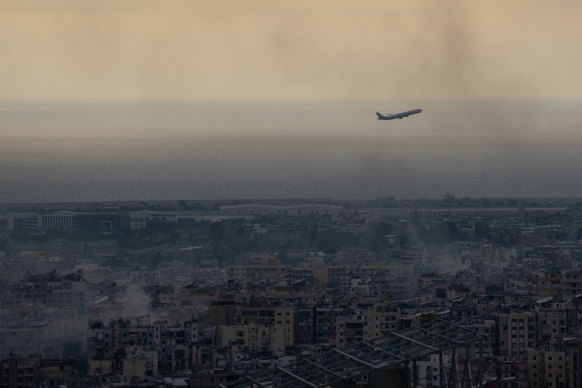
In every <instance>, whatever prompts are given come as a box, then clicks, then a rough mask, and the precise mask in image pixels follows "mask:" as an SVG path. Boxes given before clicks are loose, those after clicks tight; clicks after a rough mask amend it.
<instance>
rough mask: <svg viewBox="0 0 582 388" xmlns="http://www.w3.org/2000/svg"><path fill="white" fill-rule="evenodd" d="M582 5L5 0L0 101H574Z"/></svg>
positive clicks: (579, 89)
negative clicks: (58, 99)
mask: <svg viewBox="0 0 582 388" xmlns="http://www.w3.org/2000/svg"><path fill="white" fill-rule="evenodd" d="M580 20H582V2H579V1H574V0H564V1H555V2H550V1H547V0H527V1H526V0H509V1H507V0H504V1H501V0H491V1H486V2H476V1H469V0H467V1H462V0H418V1H410V0H392V1H386V0H370V1H357V0H349V1H348V0H318V1H313V0H294V1H282V0H255V1H251V0H236V1H235V0H156V1H154V0H82V1H80V0H50V1H49V0H2V1H1V2H0V53H2V60H1V61H0V98H336V97H339V98H351V97H358V98H360V97H361V98H368V97H369V98H391V97H420V98H424V97H429V98H440V97H582V77H580V74H579V73H580V69H581V68H582V50H580V37H581V36H582V23H580Z"/></svg>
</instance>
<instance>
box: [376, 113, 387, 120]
mask: <svg viewBox="0 0 582 388" xmlns="http://www.w3.org/2000/svg"><path fill="white" fill-rule="evenodd" d="M376 116H378V119H385V118H386V116H383V115H382V114H380V113H378V112H376Z"/></svg>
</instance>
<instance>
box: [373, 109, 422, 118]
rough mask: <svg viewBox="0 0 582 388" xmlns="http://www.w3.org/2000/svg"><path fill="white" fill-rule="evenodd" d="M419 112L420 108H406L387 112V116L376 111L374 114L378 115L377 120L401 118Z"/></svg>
mask: <svg viewBox="0 0 582 388" xmlns="http://www.w3.org/2000/svg"><path fill="white" fill-rule="evenodd" d="M420 112H422V109H413V110H407V111H406V112H402V113H394V114H388V116H384V115H383V114H381V113H378V112H376V115H377V116H378V120H394V119H403V118H404V117H408V116H410V115H415V114H417V113H420Z"/></svg>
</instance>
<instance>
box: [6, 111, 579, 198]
mask: <svg viewBox="0 0 582 388" xmlns="http://www.w3.org/2000/svg"><path fill="white" fill-rule="evenodd" d="M416 108H420V109H422V113H420V114H417V115H413V116H410V117H408V118H404V119H396V120H390V121H380V120H377V118H376V114H375V113H376V112H381V113H384V114H385V113H398V112H402V111H406V110H410V109H416ZM581 150H582V100H579V99H551V100H549V99H504V100H497V99H431V100H420V99H415V100H412V99H404V100H402V99H357V100H350V99H341V100H0V203H5V204H6V203H51V202H100V201H136V200H137V201H148V200H181V199H183V200H223V199H224V200H228V199H251V200H261V199H289V198H304V199H316V198H317V199H325V198H327V199H332V200H342V199H357V200H359V199H372V198H376V197H395V198H397V199H411V198H426V199H434V198H442V197H443V196H444V195H445V194H446V193H452V194H453V195H455V196H456V197H472V198H482V197H504V198H511V197H519V198H523V197H538V198H540V197H582V152H581Z"/></svg>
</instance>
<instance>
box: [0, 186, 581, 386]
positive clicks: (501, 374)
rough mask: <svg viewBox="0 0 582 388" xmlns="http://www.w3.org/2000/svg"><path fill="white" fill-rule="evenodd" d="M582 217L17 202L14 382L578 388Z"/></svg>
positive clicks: (382, 202)
mask: <svg viewBox="0 0 582 388" xmlns="http://www.w3.org/2000/svg"><path fill="white" fill-rule="evenodd" d="M581 205H582V200H579V199H521V198H518V199H473V198H455V196H454V195H453V194H451V193H447V194H446V195H445V196H444V198H443V199H442V200H397V199H395V198H376V199H374V200H369V201H332V200H285V201H284V200H279V201H277V200H270V201H243V200H241V201H186V200H182V201H163V202H147V203H146V202H119V203H113V202H111V203H70V204H34V205H32V204H21V205H17V204H14V205H3V206H2V209H1V211H2V214H1V215H0V217H1V218H0V272H1V274H2V276H1V279H2V280H1V282H2V284H0V286H1V287H0V289H1V296H0V319H1V320H2V324H1V325H0V359H1V361H0V382H1V384H0V385H1V386H2V387H11V388H12V387H28V386H64V385H66V386H71V387H81V386H99V387H116V386H135V387H157V386H160V387H162V386H163V387H180V386H189V387H212V386H223V387H234V386H240V387H243V386H247V387H251V386H255V387H275V386H277V387H279V386H281V387H283V386H332V387H344V386H353V387H356V386H358V387H365V386H370V387H375V386H386V385H385V384H382V383H378V381H382V379H384V381H385V379H387V378H389V379H391V380H390V381H392V383H391V384H390V386H403V387H404V386H414V387H444V386H447V387H461V386H488V387H561V386H564V387H577V386H580V384H581V383H582V374H581V368H582V359H581V357H580V352H581V350H582V332H581V331H580V328H581V327H582V325H581V323H582V322H581V320H582V269H581V268H580V264H581V260H582V256H581V247H580V242H581V241H582V211H581Z"/></svg>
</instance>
